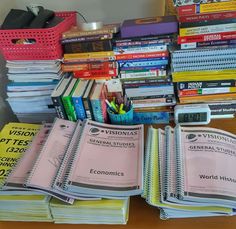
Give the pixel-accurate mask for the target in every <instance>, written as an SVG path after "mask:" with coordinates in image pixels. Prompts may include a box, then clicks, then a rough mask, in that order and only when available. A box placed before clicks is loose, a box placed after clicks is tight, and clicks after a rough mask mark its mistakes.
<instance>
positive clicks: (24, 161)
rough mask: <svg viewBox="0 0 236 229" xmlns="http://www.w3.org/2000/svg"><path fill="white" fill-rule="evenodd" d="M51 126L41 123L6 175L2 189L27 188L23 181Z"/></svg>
mask: <svg viewBox="0 0 236 229" xmlns="http://www.w3.org/2000/svg"><path fill="white" fill-rule="evenodd" d="M51 128H52V124H50V123H45V124H43V125H42V127H41V128H40V130H39V132H38V133H37V134H36V135H35V136H34V138H33V140H32V142H31V144H30V145H29V146H28V148H27V150H26V151H25V153H24V154H23V156H22V157H21V158H20V160H19V161H18V162H17V164H16V166H15V168H14V169H13V170H12V172H11V173H10V174H9V176H8V177H7V180H6V182H5V184H4V187H3V189H4V190H12V189H13V190H27V188H26V187H25V186H24V183H25V181H26V179H27V178H28V175H29V174H30V171H31V170H32V168H33V165H34V162H35V160H36V159H37V157H38V153H39V151H40V149H41V147H42V146H43V144H44V142H45V140H46V138H47V137H48V134H49V132H50V130H51Z"/></svg>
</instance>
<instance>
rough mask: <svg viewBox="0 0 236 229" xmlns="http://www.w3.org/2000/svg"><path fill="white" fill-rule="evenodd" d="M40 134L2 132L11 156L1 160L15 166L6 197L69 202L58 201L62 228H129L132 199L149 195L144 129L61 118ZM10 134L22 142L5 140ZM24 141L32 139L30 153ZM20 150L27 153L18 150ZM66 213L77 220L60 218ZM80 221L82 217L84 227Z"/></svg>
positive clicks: (54, 203) (55, 204) (55, 205)
mask: <svg viewBox="0 0 236 229" xmlns="http://www.w3.org/2000/svg"><path fill="white" fill-rule="evenodd" d="M8 125H13V126H14V124H8ZM19 125H22V124H19ZM25 125H27V124H25ZM28 125H29V124H28ZM39 127H40V129H39ZM32 128H33V127H32ZM38 129H39V130H38ZM37 130H38V131H37V133H36V132H34V134H33V133H31V132H29V131H28V132H26V131H23V130H19V131H12V130H10V131H9V129H8V128H4V129H3V131H2V132H1V139H0V143H1V144H2V146H3V147H2V148H1V149H6V150H5V151H6V152H5V151H1V152H0V158H6V159H4V160H7V161H8V162H9V163H7V164H8V170H7V171H8V172H7V171H6V174H5V176H2V177H4V179H2V185H3V187H2V189H3V192H5V194H8V195H13V194H32V192H33V193H37V194H39V193H41V194H44V195H49V196H53V197H55V198H57V199H59V200H61V201H63V202H64V204H63V202H59V201H56V200H52V203H51V208H52V214H53V216H55V218H56V220H55V221H56V222H66V223H70V222H71V223H76V222H77V223H80V222H81V223H85V222H87V223H88V222H91V223H95V222H99V223H109V224H111V223H122V224H124V223H126V222H127V215H128V206H129V204H128V203H129V196H132V195H139V194H141V193H142V191H143V145H144V142H143V125H136V126H113V125H109V124H103V123H98V122H95V121H90V120H84V121H83V122H82V121H78V122H77V123H75V122H72V121H68V120H63V119H59V118H56V119H55V121H54V123H53V124H48V123H45V124H43V125H41V126H39V125H37ZM6 131H9V134H15V135H16V136H21V137H18V139H16V140H11V139H10V138H5V137H4V136H7V134H6ZM22 136H31V138H30V139H31V140H32V142H31V143H30V145H29V146H28V148H27V149H25V148H26V146H27V145H28V143H29V140H26V139H25V138H24V140H23V139H21V138H23V137H22ZM33 136H34V138H33V139H32V137H33ZM9 142H12V144H13V146H12V145H10V144H9V146H8V143H9ZM15 144H18V145H20V146H24V149H23V150H22V149H21V148H22V147H21V148H19V150H18V148H16V146H15ZM12 150H13V151H15V150H18V151H19V152H18V154H17V157H16V156H13V155H12V158H11V155H10V154H9V155H7V153H8V152H10V151H12ZM8 156H9V157H8ZM15 157H16V158H17V159H18V158H19V160H16V159H15ZM10 162H12V163H10ZM13 162H14V163H13ZM4 169H5V167H4ZM4 171H5V170H4ZM101 198H103V199H101ZM105 199H113V200H114V201H111V200H110V201H109V200H105ZM116 199H118V200H120V201H118V200H117V201H115V200H116ZM79 200H80V201H79ZM84 200H90V201H92V202H91V203H90V204H89V203H86V202H85V203H83V201H84ZM93 201H95V202H94V204H93ZM96 201H98V202H96ZM99 201H101V202H99ZM13 203H14V202H13ZM69 204H73V206H70V205H69ZM96 206H97V208H96ZM60 209H68V212H73V216H71V217H70V213H68V214H66V213H64V216H63V217H62V216H60V211H61V210H60ZM83 209H84V211H83ZM96 211H97V213H96ZM109 211H110V214H109ZM76 216H82V218H81V221H80V220H77V219H76Z"/></svg>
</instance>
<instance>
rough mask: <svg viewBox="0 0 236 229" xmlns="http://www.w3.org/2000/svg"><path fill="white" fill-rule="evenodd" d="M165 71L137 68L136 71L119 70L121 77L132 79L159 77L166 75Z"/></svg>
mask: <svg viewBox="0 0 236 229" xmlns="http://www.w3.org/2000/svg"><path fill="white" fill-rule="evenodd" d="M166 75H167V72H166V70H165V69H156V70H152V69H151V70H137V71H121V72H120V78H121V79H132V78H143V77H157V76H158V77H160V76H166Z"/></svg>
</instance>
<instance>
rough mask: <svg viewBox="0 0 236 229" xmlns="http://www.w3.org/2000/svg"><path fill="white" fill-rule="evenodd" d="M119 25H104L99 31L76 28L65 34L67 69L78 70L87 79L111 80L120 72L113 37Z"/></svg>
mask: <svg viewBox="0 0 236 229" xmlns="http://www.w3.org/2000/svg"><path fill="white" fill-rule="evenodd" d="M118 31H119V24H109V25H104V26H103V27H102V28H100V29H96V30H88V31H87V30H82V28H79V27H73V28H71V29H70V30H69V31H66V32H64V33H63V35H62V40H61V43H62V46H63V49H64V60H63V64H62V69H63V71H64V72H74V77H76V78H83V79H111V78H112V77H115V76H117V75H118V69H117V64H116V62H115V61H114V53H113V51H112V38H113V36H114V34H116V33H117V32H118Z"/></svg>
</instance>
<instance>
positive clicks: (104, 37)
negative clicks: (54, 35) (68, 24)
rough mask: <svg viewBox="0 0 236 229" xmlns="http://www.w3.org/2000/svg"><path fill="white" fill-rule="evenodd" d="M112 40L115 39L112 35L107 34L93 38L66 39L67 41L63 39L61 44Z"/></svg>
mask: <svg viewBox="0 0 236 229" xmlns="http://www.w3.org/2000/svg"><path fill="white" fill-rule="evenodd" d="M112 38H113V34H112V33H105V34H97V35H93V36H85V37H74V38H66V39H62V40H61V43H62V44H67V43H74V42H86V41H97V40H107V39H112Z"/></svg>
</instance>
